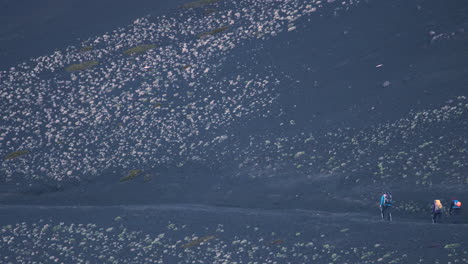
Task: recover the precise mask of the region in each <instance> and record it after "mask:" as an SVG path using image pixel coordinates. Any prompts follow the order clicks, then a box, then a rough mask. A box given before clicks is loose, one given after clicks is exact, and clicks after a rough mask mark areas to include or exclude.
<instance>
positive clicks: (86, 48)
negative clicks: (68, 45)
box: [80, 46, 94, 52]
mask: <svg viewBox="0 0 468 264" xmlns="http://www.w3.org/2000/svg"><path fill="white" fill-rule="evenodd" d="M93 49H94V48H93V47H92V46H86V47H83V48H81V49H80V52H87V51H92V50H93Z"/></svg>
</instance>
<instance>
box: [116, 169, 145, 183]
mask: <svg viewBox="0 0 468 264" xmlns="http://www.w3.org/2000/svg"><path fill="white" fill-rule="evenodd" d="M141 173H142V170H131V171H129V172H128V174H127V175H126V176H124V177H122V178H120V182H126V181H129V180H132V179H134V178H135V177H136V176H138V175H140V174H141Z"/></svg>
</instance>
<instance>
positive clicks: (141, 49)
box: [123, 44, 156, 56]
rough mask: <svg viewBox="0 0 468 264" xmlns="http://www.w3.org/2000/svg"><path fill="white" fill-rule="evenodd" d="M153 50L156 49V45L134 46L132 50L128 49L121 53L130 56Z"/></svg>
mask: <svg viewBox="0 0 468 264" xmlns="http://www.w3.org/2000/svg"><path fill="white" fill-rule="evenodd" d="M154 48H156V45H151V44H144V45H140V46H136V47H133V48H129V49H128V50H125V51H124V52H123V53H124V54H125V55H128V56H132V55H137V54H142V53H145V52H147V51H148V50H150V49H154Z"/></svg>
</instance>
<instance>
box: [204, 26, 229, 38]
mask: <svg viewBox="0 0 468 264" xmlns="http://www.w3.org/2000/svg"><path fill="white" fill-rule="evenodd" d="M228 28H229V26H224V27H219V28H215V29H213V30H211V31H208V32H203V33H200V34H198V37H199V38H206V37H208V36H213V35H215V34H218V33H221V32H223V31H226V30H227V29H228Z"/></svg>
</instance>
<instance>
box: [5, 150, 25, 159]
mask: <svg viewBox="0 0 468 264" xmlns="http://www.w3.org/2000/svg"><path fill="white" fill-rule="evenodd" d="M28 153H29V151H27V150H18V151H14V152H11V153H9V154H8V155H6V156H5V157H3V160H11V159H14V158H18V157H21V156H23V155H26V154H28Z"/></svg>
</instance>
